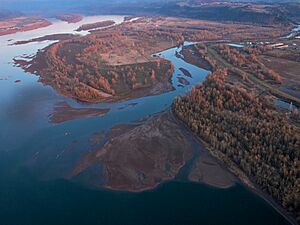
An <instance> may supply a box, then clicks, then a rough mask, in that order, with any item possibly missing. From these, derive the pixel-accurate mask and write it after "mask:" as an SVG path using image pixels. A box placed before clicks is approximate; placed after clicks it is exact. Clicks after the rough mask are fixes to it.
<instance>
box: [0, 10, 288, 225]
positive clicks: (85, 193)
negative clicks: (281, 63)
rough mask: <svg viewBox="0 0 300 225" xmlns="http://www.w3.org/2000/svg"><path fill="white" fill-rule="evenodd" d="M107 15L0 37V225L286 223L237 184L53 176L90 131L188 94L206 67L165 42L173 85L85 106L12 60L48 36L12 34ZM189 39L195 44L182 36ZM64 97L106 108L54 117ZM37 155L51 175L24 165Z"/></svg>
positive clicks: (81, 148) (70, 27)
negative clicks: (105, 183) (115, 184)
mask: <svg viewBox="0 0 300 225" xmlns="http://www.w3.org/2000/svg"><path fill="white" fill-rule="evenodd" d="M107 19H113V20H115V21H116V22H117V23H121V22H122V21H123V17H121V16H96V17H86V18H84V20H83V21H81V22H79V23H76V24H68V23H66V22H62V21H58V20H51V21H52V22H53V24H52V25H51V26H49V27H46V28H40V29H37V30H33V31H27V32H22V33H17V34H12V35H6V36H2V37H0V224H1V225H14V224H16V225H35V224H36V225H42V224H43V225H54V224H55V225H58V224H64V225H67V224H72V225H75V224H88V225H90V224H112V225H116V224H122V225H125V224H137V225H143V224H149V225H152V224H166V225H167V224H172V225H177V224H178V225H188V224H191V225H197V224H204V225H205V224H209V225H225V224H226V225H230V224H236V225H241V224H243V225H253V224H260V225H283V224H289V223H288V222H287V221H286V220H285V219H284V218H283V216H281V215H280V214H279V213H278V212H277V211H276V210H275V209H274V208H273V207H271V206H270V205H269V204H268V203H267V202H266V201H264V200H263V199H262V198H260V197H259V196H257V195H256V194H254V193H253V192H251V191H250V190H248V189H247V188H246V187H245V186H243V185H241V184H236V185H235V186H233V187H231V188H227V189H218V188H213V187H210V186H207V185H204V184H195V183H189V182H184V181H178V180H177V181H172V182H168V183H164V184H162V185H160V186H159V187H158V188H156V189H155V190H152V191H146V192H141V193H127V192H114V191H109V190H90V189H87V188H83V187H81V186H78V185H76V184H73V183H71V182H68V181H66V180H63V179H58V178H57V177H56V178H55V179H54V178H53V179H51V174H47V171H48V170H49V171H55V170H58V171H60V170H63V169H64V168H63V167H62V165H65V164H68V163H67V162H65V161H68V160H72V161H76V160H77V159H78V158H79V157H80V155H81V154H83V153H84V152H86V151H89V150H90V142H89V139H90V137H91V136H92V134H94V133H95V132H99V131H101V130H102V131H107V130H109V129H110V128H111V127H113V126H116V125H120V124H126V123H133V121H137V120H140V119H143V118H145V117H147V116H150V115H153V114H155V113H158V112H161V111H163V110H166V109H168V108H169V107H170V105H171V103H172V100H173V99H174V97H175V96H178V95H181V94H185V93H186V92H187V91H188V89H189V88H190V87H192V86H194V85H195V84H197V83H199V82H201V81H203V80H204V79H205V77H206V75H207V74H208V72H209V71H206V70H204V69H201V68H198V67H196V66H193V65H191V64H189V63H187V62H185V61H184V60H183V59H182V58H178V57H176V54H175V53H176V51H180V47H179V48H177V47H176V48H172V49H168V50H166V51H163V52H161V57H164V58H166V59H168V60H171V61H172V62H173V64H174V66H175V71H174V75H173V78H172V83H173V86H174V88H175V89H174V91H172V92H168V93H164V94H161V95H156V96H148V97H143V98H138V99H134V100H130V101H126V102H119V103H106V104H94V105H84V104H82V103H78V102H77V101H75V100H73V99H68V98H65V97H62V96H59V95H58V94H57V93H56V92H55V91H54V90H53V89H52V88H51V87H48V86H43V85H42V84H41V83H39V82H38V77H37V76H35V75H32V74H28V73H25V72H24V71H23V70H22V69H21V68H19V67H16V66H14V64H13V58H15V57H16V58H22V57H24V56H31V55H34V54H36V52H37V51H38V50H40V49H43V48H44V47H46V46H48V45H49V44H51V43H53V42H50V41H43V42H34V43H28V44H24V45H18V46H13V45H10V44H11V43H13V42H14V41H18V40H28V39H31V38H36V37H40V36H44V35H49V34H56V33H75V32H74V30H75V29H76V28H78V27H79V26H80V25H81V24H83V23H91V22H95V21H102V20H107ZM77 33H78V34H81V35H86V34H87V32H77ZM189 44H193V43H185V45H189ZM179 68H184V69H187V70H188V71H189V72H190V73H191V75H192V77H191V78H189V77H185V76H184V75H183V74H182V72H181V71H180V70H179ZM178 77H185V79H187V80H188V81H189V82H190V84H189V85H185V86H182V85H179V82H178ZM16 80H21V82H17V83H16V82H15V81H16ZM61 102H67V103H68V104H70V105H71V106H72V107H74V108H84V107H89V108H91V107H94V108H108V109H110V111H109V112H108V113H107V114H106V115H105V116H102V117H101V116H100V117H94V118H85V119H77V120H72V121H68V122H64V123H60V124H53V123H51V122H50V121H49V114H50V113H51V112H53V110H54V107H55V106H56V105H57V104H58V103H61ZM66 134H68V135H66ZM67 149H69V150H70V149H72V151H67ZM41 156H44V159H43V162H42V164H43V166H41V167H40V169H39V171H36V173H37V174H39V175H41V174H43V175H45V176H46V177H48V178H49V179H45V180H41V179H37V178H36V176H34V174H35V173H28V172H27V171H26V166H24V165H23V164H24V162H27V161H26V160H25V159H28V158H30V157H41ZM45 156H46V157H45ZM62 162H63V163H62Z"/></svg>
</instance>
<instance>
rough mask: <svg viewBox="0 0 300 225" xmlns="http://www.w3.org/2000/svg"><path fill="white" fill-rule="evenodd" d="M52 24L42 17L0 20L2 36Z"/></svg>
mask: <svg viewBox="0 0 300 225" xmlns="http://www.w3.org/2000/svg"><path fill="white" fill-rule="evenodd" d="M49 25H51V22H49V21H47V20H46V19H42V18H40V17H31V16H20V17H14V18H8V19H3V20H1V19H0V36H3V35H8V34H14V33H17V32H22V31H29V30H34V29H37V28H41V27H47V26H49Z"/></svg>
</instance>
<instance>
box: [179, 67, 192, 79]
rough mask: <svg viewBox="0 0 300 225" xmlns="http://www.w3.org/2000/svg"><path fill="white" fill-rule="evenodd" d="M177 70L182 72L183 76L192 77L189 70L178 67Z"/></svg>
mask: <svg viewBox="0 0 300 225" xmlns="http://www.w3.org/2000/svg"><path fill="white" fill-rule="evenodd" d="M179 70H180V71H181V72H182V73H183V74H184V76H186V77H192V75H191V74H190V72H189V71H188V70H186V69H184V68H179Z"/></svg>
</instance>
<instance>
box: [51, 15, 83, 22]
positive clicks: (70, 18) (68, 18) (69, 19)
mask: <svg viewBox="0 0 300 225" xmlns="http://www.w3.org/2000/svg"><path fill="white" fill-rule="evenodd" d="M55 18H57V19H59V20H62V21H66V22H68V23H78V22H80V21H81V20H82V19H83V16H82V15H80V14H60V15H57V16H55Z"/></svg>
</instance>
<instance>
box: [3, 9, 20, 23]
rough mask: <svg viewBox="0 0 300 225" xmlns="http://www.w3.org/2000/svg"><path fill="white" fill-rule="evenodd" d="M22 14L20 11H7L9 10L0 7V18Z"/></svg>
mask: <svg viewBox="0 0 300 225" xmlns="http://www.w3.org/2000/svg"><path fill="white" fill-rule="evenodd" d="M21 15H23V14H22V13H20V12H15V11H9V10H1V9H0V20H4V19H10V18H14V17H17V16H21Z"/></svg>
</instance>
